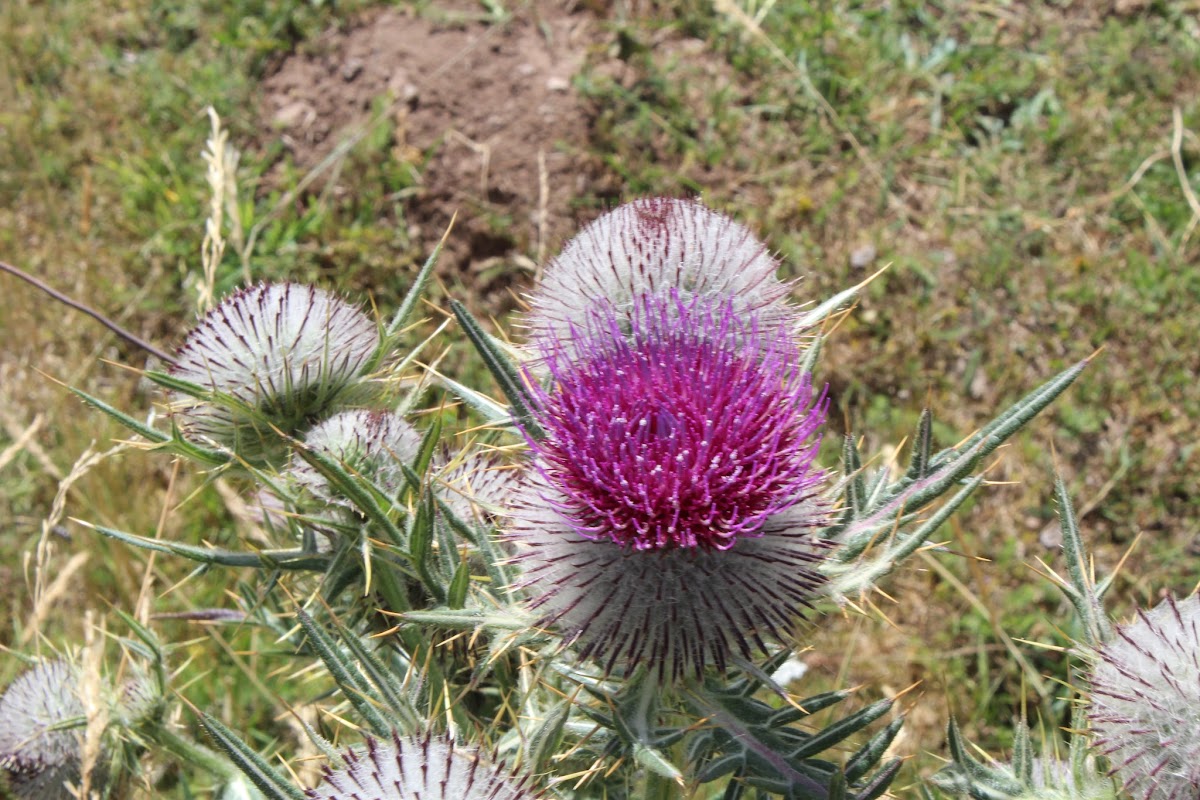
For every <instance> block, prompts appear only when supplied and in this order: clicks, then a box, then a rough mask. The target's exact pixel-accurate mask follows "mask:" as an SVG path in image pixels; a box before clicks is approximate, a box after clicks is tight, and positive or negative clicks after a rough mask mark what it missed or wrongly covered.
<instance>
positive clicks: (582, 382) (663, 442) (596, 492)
mask: <svg viewBox="0 0 1200 800" xmlns="http://www.w3.org/2000/svg"><path fill="white" fill-rule="evenodd" d="M664 241H666V242H672V241H674V240H673V239H672V237H670V236H665V237H664ZM619 314H620V316H618V315H619ZM570 332H571V339H570V341H569V342H568V343H566V344H564V343H562V342H559V341H558V340H555V339H551V338H547V339H543V340H542V341H541V342H540V344H541V347H540V355H541V358H542V360H543V362H544V363H545V364H546V365H547V367H548V369H549V374H550V376H551V377H552V379H553V383H552V386H551V387H550V388H549V389H545V390H540V389H537V388H536V384H535V388H534V389H533V392H534V394H535V400H536V403H535V405H536V407H537V408H536V411H535V415H536V417H537V421H538V424H539V425H540V426H541V427H542V429H543V430H544V431H545V438H544V439H541V440H535V439H533V438H532V437H528V439H529V444H530V448H531V450H532V452H533V455H534V468H535V473H534V479H533V480H532V481H530V482H529V484H528V485H527V487H526V488H525V490H524V491H523V494H522V496H521V499H520V500H519V502H518V504H517V509H516V510H515V512H514V516H515V524H514V526H513V528H512V531H511V538H512V539H513V541H514V542H515V543H516V544H517V545H518V553H517V559H518V562H519V563H520V565H521V567H522V569H523V571H524V579H523V582H522V585H523V586H524V587H525V589H526V590H527V591H528V592H529V593H530V595H531V596H532V598H533V599H532V601H531V605H532V607H533V608H534V609H535V610H537V611H539V612H540V613H541V615H542V617H541V623H542V624H544V625H553V626H556V627H558V628H559V629H561V630H562V631H563V632H564V634H565V635H566V638H567V640H568V641H569V642H574V643H576V644H578V645H579V646H580V648H581V655H582V656H583V657H592V658H595V659H597V660H598V661H600V662H602V663H603V665H604V667H605V669H606V670H612V669H613V668H615V667H616V666H617V665H619V664H624V665H627V666H630V667H632V666H636V665H638V664H642V663H645V664H649V665H651V666H652V669H653V670H654V671H655V672H656V674H657V676H658V677H659V678H660V679H666V678H670V679H672V680H674V679H678V678H679V677H682V676H684V675H688V674H696V673H699V672H700V671H701V670H702V669H703V667H704V665H705V664H708V663H712V664H715V665H716V666H717V667H718V668H719V669H724V667H725V665H726V663H727V662H728V661H729V659H730V657H731V656H736V655H740V656H743V657H746V658H749V657H751V655H752V651H753V649H755V648H757V649H759V650H764V649H765V647H766V645H765V642H764V639H763V637H764V635H765V636H770V637H773V638H779V637H780V636H781V635H782V633H783V632H785V631H786V630H787V629H788V627H789V626H790V625H791V623H792V622H793V620H794V617H795V616H796V615H797V613H798V612H799V611H801V610H802V609H803V608H804V607H805V606H806V605H807V603H808V600H809V599H810V598H811V597H812V595H813V593H814V591H815V590H816V588H817V587H818V586H819V585H820V583H821V582H822V579H821V577H820V576H819V574H818V573H817V572H816V571H815V570H814V569H813V568H812V565H813V563H814V562H817V561H819V560H820V558H821V556H822V553H823V550H824V543H823V542H822V541H821V540H820V539H819V538H818V537H817V536H816V535H815V533H814V531H813V528H815V527H816V526H818V525H819V524H820V523H821V522H822V520H823V514H822V513H821V506H820V504H819V503H818V501H817V500H816V499H815V494H816V491H817V485H818V484H819V483H820V481H821V478H822V473H821V472H820V471H819V470H817V469H814V468H813V458H814V456H815V455H816V450H817V445H818V442H817V440H816V438H815V436H814V434H815V432H816V430H817V429H818V428H819V426H820V424H821V423H822V421H823V420H824V416H825V408H826V405H827V403H826V401H825V398H824V397H823V396H822V397H821V398H819V399H817V400H815V402H814V398H813V395H812V387H811V381H810V377H809V376H808V375H806V374H803V373H802V372H801V371H800V369H799V365H798V354H797V351H796V348H795V343H794V340H793V338H792V336H791V334H790V332H789V331H787V330H786V328H783V327H778V326H776V327H766V328H764V327H763V326H762V325H760V324H759V321H758V319H757V318H756V317H755V316H754V315H753V314H750V313H748V312H744V311H739V310H738V309H737V307H736V305H735V303H734V302H733V300H732V299H731V298H725V299H722V300H717V301H713V300H710V299H709V298H703V297H693V298H691V299H689V300H685V299H684V298H683V297H682V296H681V295H680V294H679V293H678V292H677V291H671V292H670V294H669V295H666V296H663V295H642V296H640V297H638V298H636V299H635V301H634V304H633V306H632V307H631V308H630V309H628V310H627V311H626V312H625V313H623V314H621V312H619V311H617V310H614V309H613V308H611V307H606V306H603V305H601V306H600V307H599V308H598V309H596V310H593V312H592V313H591V314H590V316H589V318H588V320H587V322H586V324H585V326H584V327H582V328H581V327H576V326H572V327H571V328H570ZM530 382H531V383H535V382H533V381H530Z"/></svg>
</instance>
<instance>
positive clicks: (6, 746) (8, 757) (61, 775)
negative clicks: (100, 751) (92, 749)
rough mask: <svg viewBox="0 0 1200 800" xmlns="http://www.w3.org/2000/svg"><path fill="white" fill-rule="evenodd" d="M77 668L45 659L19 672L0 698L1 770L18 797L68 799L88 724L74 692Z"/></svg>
mask: <svg viewBox="0 0 1200 800" xmlns="http://www.w3.org/2000/svg"><path fill="white" fill-rule="evenodd" d="M78 685H79V670H78V669H77V668H76V667H75V666H74V665H72V664H71V663H69V662H67V661H64V660H61V659H60V660H56V661H44V662H42V663H40V664H37V665H36V666H34V667H32V668H31V669H29V670H26V671H25V672H23V673H21V675H19V676H18V677H17V679H16V680H14V681H13V682H12V684H11V685H10V686H9V687H8V689H7V690H6V691H5V692H4V695H3V697H0V769H3V770H4V771H5V772H7V773H8V776H9V779H10V781H11V783H12V787H13V790H14V791H15V792H16V793H17V796H19V797H22V798H31V799H32V798H37V799H38V800H57V799H58V798H62V800H68V798H71V797H73V796H74V795H72V794H71V793H70V791H69V790H67V789H66V788H65V786H64V784H66V783H72V784H78V783H79V774H80V762H81V757H80V736H81V735H82V731H83V726H84V725H85V724H86V713H85V710H84V707H83V702H82V701H81V700H80V698H79V695H78V694H77V690H76V687H77V686H78Z"/></svg>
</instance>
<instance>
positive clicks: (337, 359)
mask: <svg viewBox="0 0 1200 800" xmlns="http://www.w3.org/2000/svg"><path fill="white" fill-rule="evenodd" d="M378 345H379V332H378V328H377V326H376V324H375V322H374V321H372V320H371V318H370V317H368V316H367V315H366V314H364V313H362V311H361V310H359V309H358V308H357V307H356V306H354V305H351V304H350V303H347V302H345V301H344V300H341V299H339V298H338V297H336V296H334V295H332V294H330V293H328V292H326V291H324V290H322V289H317V288H315V287H312V286H301V285H299V284H292V283H283V284H260V285H258V286H252V287H250V288H247V289H242V290H239V291H237V292H235V293H234V294H232V295H230V296H229V297H227V298H225V299H224V300H223V301H222V302H221V303H220V305H218V306H217V307H216V308H214V309H213V310H212V311H210V312H209V313H208V314H207V315H206V316H205V317H204V319H202V320H201V321H200V323H199V324H198V325H197V326H196V327H195V328H194V329H193V330H192V331H191V333H189V334H188V335H187V338H186V339H185V340H184V343H183V346H182V347H180V348H179V353H178V356H177V359H176V361H175V363H174V365H173V366H172V367H171V374H172V375H173V376H174V377H175V378H179V379H182V380H184V381H187V382H189V383H192V384H195V385H197V386H200V387H203V388H204V389H206V390H208V391H210V392H212V393H213V395H214V396H213V397H199V398H197V397H193V396H191V395H189V394H185V393H183V392H175V393H173V395H172V397H171V405H172V408H173V410H174V411H175V413H176V414H178V416H179V418H180V420H181V422H182V426H183V428H184V430H185V431H186V432H188V433H189V434H191V435H193V436H197V437H201V438H206V439H210V440H212V441H214V442H216V443H218V444H220V445H222V446H225V447H229V448H231V449H232V450H234V451H235V452H237V453H238V454H239V455H241V456H242V457H243V458H245V459H247V460H248V461H252V462H259V461H269V460H270V459H271V458H272V456H274V455H276V454H277V453H278V452H281V448H280V447H279V446H278V437H276V436H275V435H274V433H273V431H272V427H274V428H277V429H279V430H281V431H283V432H284V433H285V434H288V435H291V434H295V433H297V432H299V431H301V430H303V429H304V428H305V427H306V426H308V425H310V424H312V423H313V422H314V421H317V420H319V419H321V418H322V417H325V416H328V414H329V413H330V412H331V411H333V410H336V409H337V408H338V407H339V405H342V406H344V405H348V404H349V398H348V397H347V395H348V393H349V390H350V389H351V388H352V387H354V386H355V385H356V384H358V383H359V381H360V379H361V378H362V377H363V375H362V373H363V372H364V370H365V369H366V368H367V366H368V364H369V363H370V361H371V356H372V355H373V354H374V353H375V351H376V349H377V347H378ZM225 397H231V398H233V399H234V401H236V402H233V403H231V402H229V401H228V400H227V399H224V398H225Z"/></svg>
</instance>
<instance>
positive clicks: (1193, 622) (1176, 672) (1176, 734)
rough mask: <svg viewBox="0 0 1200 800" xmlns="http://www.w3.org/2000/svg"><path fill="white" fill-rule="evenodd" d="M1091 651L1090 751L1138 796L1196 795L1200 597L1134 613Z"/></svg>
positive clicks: (1151, 799) (1152, 799) (1199, 782)
mask: <svg viewBox="0 0 1200 800" xmlns="http://www.w3.org/2000/svg"><path fill="white" fill-rule="evenodd" d="M1097 655H1098V659H1097V661H1096V664H1095V666H1094V668H1093V669H1092V672H1091V707H1090V709H1089V711H1088V722H1089V726H1090V728H1091V731H1092V734H1093V746H1094V747H1095V749H1096V751H1097V752H1098V753H1100V754H1101V755H1104V756H1107V757H1108V759H1109V762H1110V763H1111V765H1112V769H1113V774H1114V775H1116V776H1117V777H1118V778H1120V779H1121V781H1123V782H1124V785H1125V788H1126V790H1127V791H1128V792H1129V793H1130V794H1131V795H1132V796H1133V797H1135V798H1137V800H1183V799H1184V798H1187V800H1194V798H1196V797H1198V796H1200V597H1197V596H1192V597H1189V598H1187V599H1186V600H1181V601H1179V602H1176V601H1175V599H1174V598H1168V599H1167V600H1165V601H1164V602H1162V603H1159V605H1158V606H1156V607H1155V608H1154V609H1152V610H1151V611H1149V612H1143V611H1139V612H1138V616H1137V619H1135V620H1134V621H1133V622H1130V623H1129V624H1127V625H1122V626H1118V627H1117V630H1116V635H1115V636H1114V637H1113V638H1112V639H1111V640H1110V641H1109V642H1107V643H1106V644H1104V645H1103V646H1102V647H1101V648H1100V649H1099V652H1098V654H1097Z"/></svg>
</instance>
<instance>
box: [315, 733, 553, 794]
mask: <svg viewBox="0 0 1200 800" xmlns="http://www.w3.org/2000/svg"><path fill="white" fill-rule="evenodd" d="M344 758H345V762H346V767H345V769H340V770H336V771H333V770H326V771H325V779H324V780H323V781H322V782H321V785H319V786H317V787H316V788H315V789H309V790H308V792H307V793H306V796H307V797H308V798H310V800H408V799H409V798H414V800H415V798H421V800H534V798H537V797H540V796H541V793H540V792H537V791H535V790H534V789H533V788H531V786H530V782H529V780H528V778H518V777H516V776H512V775H509V774H508V773H507V772H505V771H504V770H503V769H502V768H497V767H496V766H492V765H489V764H487V763H486V762H484V761H482V760H481V759H480V758H479V755H478V754H477V753H476V752H475V751H473V750H471V749H464V748H460V747H455V745H454V743H453V742H452V741H451V740H449V739H447V738H444V737H441V736H432V735H427V736H426V737H425V738H423V739H405V738H401V737H400V736H399V735H398V734H393V736H392V741H390V742H381V741H379V740H377V739H368V740H367V747H366V750H364V751H359V752H354V751H351V752H348V753H346V754H345V756H344Z"/></svg>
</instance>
